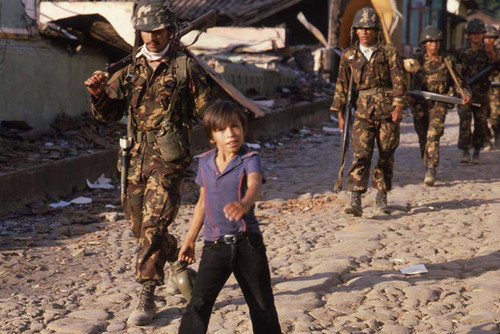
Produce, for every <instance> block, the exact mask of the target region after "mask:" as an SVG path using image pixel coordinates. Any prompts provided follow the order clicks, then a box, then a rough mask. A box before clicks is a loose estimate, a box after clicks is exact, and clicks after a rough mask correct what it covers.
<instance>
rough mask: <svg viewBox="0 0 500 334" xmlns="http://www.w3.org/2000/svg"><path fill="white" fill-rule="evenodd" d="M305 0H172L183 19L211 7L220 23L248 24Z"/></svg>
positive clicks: (188, 18) (190, 17)
mask: <svg viewBox="0 0 500 334" xmlns="http://www.w3.org/2000/svg"><path fill="white" fill-rule="evenodd" d="M303 1H305V0H172V7H173V9H174V11H175V13H176V14H177V17H178V18H179V19H181V20H193V19H194V18H196V17H198V16H200V15H202V14H204V13H205V12H207V11H209V10H210V9H215V10H216V11H217V15H218V19H217V21H218V24H220V23H222V24H227V25H237V26H248V25H251V24H253V23H255V22H258V21H260V20H262V19H265V18H267V17H269V16H271V15H274V14H276V13H278V12H280V11H282V10H284V9H286V8H288V7H291V6H293V5H296V4H298V3H300V2H303ZM219 22H220V23H219Z"/></svg>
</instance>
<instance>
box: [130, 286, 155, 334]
mask: <svg viewBox="0 0 500 334" xmlns="http://www.w3.org/2000/svg"><path fill="white" fill-rule="evenodd" d="M155 314H156V304H155V286H154V285H152V284H144V285H143V286H142V291H141V294H140V295H139V303H138V304H137V306H136V308H135V309H134V311H133V312H132V314H131V315H130V317H128V320H127V323H128V324H129V325H132V326H145V325H148V324H150V323H151V322H152V321H153V318H154V316H155Z"/></svg>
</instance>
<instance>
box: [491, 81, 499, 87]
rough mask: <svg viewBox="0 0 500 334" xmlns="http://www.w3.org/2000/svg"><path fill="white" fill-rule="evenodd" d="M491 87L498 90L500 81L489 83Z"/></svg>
mask: <svg viewBox="0 0 500 334" xmlns="http://www.w3.org/2000/svg"><path fill="white" fill-rule="evenodd" d="M491 87H492V88H499V87H500V81H493V82H491Z"/></svg>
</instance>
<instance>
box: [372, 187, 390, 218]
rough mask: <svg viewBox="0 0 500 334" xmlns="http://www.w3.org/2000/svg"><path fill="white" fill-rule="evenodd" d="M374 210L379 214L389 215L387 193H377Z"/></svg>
mask: <svg viewBox="0 0 500 334" xmlns="http://www.w3.org/2000/svg"><path fill="white" fill-rule="evenodd" d="M375 208H376V209H377V211H378V212H380V213H385V214H388V213H389V206H388V205H387V191H385V190H379V191H377V197H375Z"/></svg>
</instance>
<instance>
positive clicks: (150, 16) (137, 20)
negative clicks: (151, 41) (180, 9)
mask: <svg viewBox="0 0 500 334" xmlns="http://www.w3.org/2000/svg"><path fill="white" fill-rule="evenodd" d="M132 23H133V25H134V29H135V30H139V31H154V30H160V29H163V28H168V27H174V28H176V27H177V19H176V17H175V13H174V12H173V11H172V7H171V5H170V2H169V0H140V1H139V3H138V4H137V7H136V8H135V13H134V17H133V20H132Z"/></svg>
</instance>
